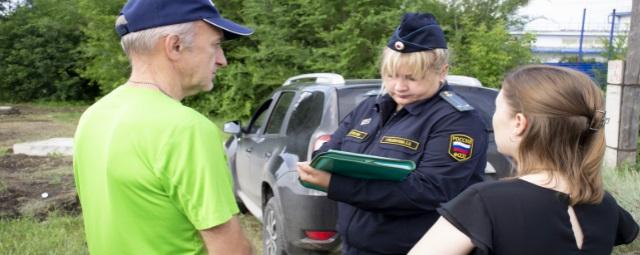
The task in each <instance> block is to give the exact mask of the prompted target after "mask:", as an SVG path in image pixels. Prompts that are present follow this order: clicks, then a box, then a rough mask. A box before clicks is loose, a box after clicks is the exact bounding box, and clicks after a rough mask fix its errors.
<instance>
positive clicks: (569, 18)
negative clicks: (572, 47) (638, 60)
mask: <svg viewBox="0 0 640 255" xmlns="http://www.w3.org/2000/svg"><path fill="white" fill-rule="evenodd" d="M584 8H586V9H587V14H586V21H585V29H589V28H591V29H606V30H608V29H609V28H610V26H611V24H610V23H609V20H608V15H610V14H611V12H612V11H613V9H616V12H617V13H620V12H630V11H631V0H531V1H530V2H529V5H527V6H525V7H523V8H521V9H520V10H519V12H518V14H520V15H527V16H529V17H532V18H537V19H536V20H535V21H533V22H531V23H530V24H529V25H528V26H527V28H530V29H535V30H547V29H558V28H559V29H575V30H580V26H581V23H582V10H583V9H584Z"/></svg>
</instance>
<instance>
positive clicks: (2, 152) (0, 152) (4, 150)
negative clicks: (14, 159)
mask: <svg viewBox="0 0 640 255" xmlns="http://www.w3.org/2000/svg"><path fill="white" fill-rule="evenodd" d="M7 152H9V149H8V148H0V157H2V156H4V155H7Z"/></svg>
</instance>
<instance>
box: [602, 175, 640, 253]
mask: <svg viewBox="0 0 640 255" xmlns="http://www.w3.org/2000/svg"><path fill="white" fill-rule="evenodd" d="M604 183H605V187H606V189H607V190H608V191H609V192H611V194H612V195H613V196H614V197H615V198H616V200H617V201H618V204H620V206H622V207H623V208H625V209H626V210H627V211H629V213H631V215H633V218H634V219H635V220H636V222H640V165H635V166H631V167H622V168H621V169H619V170H617V171H613V170H608V171H605V173H604ZM630 252H640V240H638V238H636V240H635V241H634V242H632V243H631V244H629V245H622V246H618V247H616V248H615V249H614V252H613V253H612V254H617V255H618V254H619V255H622V254H630ZM634 254H635V253H634Z"/></svg>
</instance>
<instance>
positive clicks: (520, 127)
mask: <svg viewBox="0 0 640 255" xmlns="http://www.w3.org/2000/svg"><path fill="white" fill-rule="evenodd" d="M515 124H516V126H515V129H514V134H515V135H517V136H522V135H523V134H524V132H525V131H526V130H527V128H528V127H529V120H528V119H527V116H524V114H522V113H516V116H515Z"/></svg>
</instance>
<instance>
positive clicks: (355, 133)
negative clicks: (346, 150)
mask: <svg viewBox="0 0 640 255" xmlns="http://www.w3.org/2000/svg"><path fill="white" fill-rule="evenodd" d="M367 135H368V134H367V133H366V132H362V131H360V130H356V129H351V131H349V133H348V134H347V136H351V137H353V138H357V139H360V140H364V139H365V138H367Z"/></svg>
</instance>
